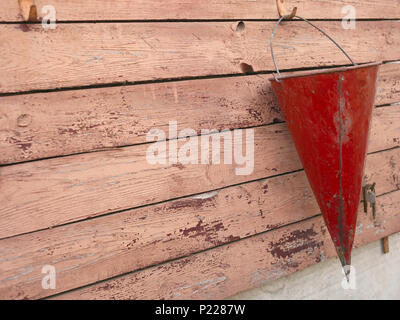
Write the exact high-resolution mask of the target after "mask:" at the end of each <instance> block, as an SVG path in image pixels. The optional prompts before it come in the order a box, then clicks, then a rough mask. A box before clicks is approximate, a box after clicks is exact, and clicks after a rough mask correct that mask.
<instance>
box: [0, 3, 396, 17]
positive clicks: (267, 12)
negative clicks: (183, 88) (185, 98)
mask: <svg viewBox="0 0 400 320" xmlns="http://www.w3.org/2000/svg"><path fill="white" fill-rule="evenodd" d="M35 3H36V5H37V7H38V11H39V16H40V17H43V16H44V14H42V13H41V8H43V6H45V5H52V6H54V8H55V9H56V12H57V20H61V21H65V20H67V21H71V20H72V21H74V20H75V21H77V20H78V21H79V20H80V21H82V20H156V19H157V20H158V19H276V18H277V17H278V13H277V9H276V4H275V1H274V0H206V1H197V0H185V1H181V0H164V1H161V2H160V1H159V0H135V1H129V0H123V1H121V0H119V1H114V0H86V1H81V0H69V1H65V0H35ZM286 3H287V7H288V8H291V7H292V6H297V7H298V13H299V14H300V15H301V16H303V17H305V18H310V19H312V18H316V19H341V18H342V17H344V16H345V14H343V13H342V8H343V7H344V6H346V5H351V6H354V7H355V9H356V17H357V18H358V19H361V18H375V19H379V18H386V19H387V18H400V8H399V3H398V2H397V1H396V0H380V1H377V0H375V1H371V0H369V1H361V2H355V1H352V0H342V1H333V0H331V1H326V0H313V1H306V0H287V1H286ZM21 20H22V17H21V15H20V11H19V7H18V1H15V0H2V1H1V2H0V21H21Z"/></svg>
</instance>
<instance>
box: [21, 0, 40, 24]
mask: <svg viewBox="0 0 400 320" xmlns="http://www.w3.org/2000/svg"><path fill="white" fill-rule="evenodd" d="M18 3H19V8H20V10H21V14H22V17H23V18H24V20H25V21H29V22H34V21H37V20H38V19H37V9H36V5H35V3H34V0H18Z"/></svg>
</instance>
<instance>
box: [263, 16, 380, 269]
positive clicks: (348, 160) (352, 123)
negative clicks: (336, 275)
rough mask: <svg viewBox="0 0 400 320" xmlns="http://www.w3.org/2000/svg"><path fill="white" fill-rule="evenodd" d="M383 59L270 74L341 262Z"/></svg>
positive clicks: (346, 257)
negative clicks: (358, 63) (275, 75)
mask: <svg viewBox="0 0 400 320" xmlns="http://www.w3.org/2000/svg"><path fill="white" fill-rule="evenodd" d="M300 19H302V18H300ZM281 20H282V18H281V19H280V20H279V21H278V23H277V25H278V24H279V22H280V21H281ZM303 20H304V19H303ZM305 21H306V20H305ZM306 22H308V21H306ZM308 23H309V22H308ZM277 25H276V26H275V29H276V27H277ZM314 27H315V26H314ZM275 29H274V30H275ZM317 29H318V28H317ZM318 30H319V29H318ZM320 31H321V30H320ZM321 32H322V31H321ZM324 34H325V33H324ZM329 38H330V37H329ZM272 39H273V34H272V36H271V52H272V56H273V51H272ZM330 39H331V38H330ZM331 40H332V39H331ZM332 41H333V40H332ZM335 44H336V42H335ZM338 46H339V45H338ZM339 48H340V46H339ZM340 49H341V48H340ZM341 50H342V51H343V49H341ZM343 52H344V51H343ZM346 56H347V54H346ZM347 57H348V56H347ZM349 59H350V58H349ZM273 60H274V63H275V59H274V57H273ZM350 60H351V59H350ZM379 64H380V63H370V64H364V65H354V66H351V67H341V68H333V69H325V70H318V71H311V72H302V73H299V72H297V73H293V74H292V75H290V76H283V77H281V76H280V74H279V70H278V68H277V73H278V77H275V78H273V79H270V81H271V84H272V88H273V91H274V92H275V94H276V97H277V99H278V103H279V105H280V108H281V110H282V112H283V115H284V117H285V119H286V123H287V126H288V128H289V131H290V133H291V136H292V138H293V140H294V143H295V145H296V149H297V152H298V154H299V156H300V159H301V161H302V164H303V166H304V170H305V172H306V175H307V177H308V180H309V182H310V185H311V188H312V190H313V192H314V195H315V197H316V199H317V202H318V205H319V207H320V209H321V212H322V215H323V217H324V220H325V223H326V225H327V228H328V230H329V233H330V235H331V237H332V240H333V243H334V245H335V248H336V251H337V254H338V257H339V259H340V261H341V263H342V266H343V267H345V266H349V265H350V264H351V249H352V246H353V241H354V235H355V228H356V220H357V209H358V205H359V203H360V195H361V187H362V177H363V171H364V162H365V156H366V150H367V140H368V132H369V126H370V120H371V113H372V108H373V105H374V96H375V84H376V78H377V71H378V66H379ZM275 66H276V63H275Z"/></svg>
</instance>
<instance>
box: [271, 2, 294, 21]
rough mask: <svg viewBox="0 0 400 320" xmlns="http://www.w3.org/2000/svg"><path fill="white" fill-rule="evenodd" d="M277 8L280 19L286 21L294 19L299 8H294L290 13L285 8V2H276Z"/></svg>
mask: <svg viewBox="0 0 400 320" xmlns="http://www.w3.org/2000/svg"><path fill="white" fill-rule="evenodd" d="M276 7H277V8H278V13H279V17H284V19H286V20H290V19H293V18H294V16H295V15H296V13H297V7H294V8H293V9H292V12H290V13H288V10H286V7H285V0H276Z"/></svg>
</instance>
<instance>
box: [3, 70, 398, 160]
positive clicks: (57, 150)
mask: <svg viewBox="0 0 400 320" xmlns="http://www.w3.org/2000/svg"><path fill="white" fill-rule="evenodd" d="M269 77H270V75H252V76H243V77H229V78H217V79H202V80H191V81H178V82H167V83H155V84H143V85H134V86H123V87H115V88H101V89H88V90H72V91H65V92H51V93H37V94H26V95H17V96H6V97H0V149H1V150H2V152H1V154H0V163H3V164H4V163H13V162H20V161H26V160H33V159H39V158H45V157H53V156H59V155H67V154H73V153H79V152H87V151H91V150H95V149H104V148H109V147H117V146H124V145H133V144H137V143H143V142H146V134H147V133H148V132H149V131H150V130H151V129H153V128H160V129H163V130H166V131H168V123H169V121H170V120H171V119H173V120H175V121H177V123H178V129H179V130H181V129H183V128H192V129H194V130H196V131H197V132H198V133H200V130H201V129H202V128H216V129H218V130H224V129H237V128H244V127H252V126H259V125H263V124H268V123H272V122H273V121H282V120H283V117H282V115H281V114H280V110H279V107H278V106H277V104H276V101H275V99H274V96H273V93H272V91H271V86H270V84H269V81H268V78H269ZM399 101H400V63H397V64H384V65H382V66H381V67H380V71H379V77H378V84H377V95H376V99H375V103H376V104H377V105H381V104H389V103H393V102H399ZM374 112H375V118H376V119H375V120H374V125H379V126H383V127H385V132H386V130H388V129H389V128H390V127H391V128H392V129H395V130H396V131H397V132H398V133H397V135H396V133H395V132H391V133H386V134H385V135H381V134H380V135H379V136H378V137H376V138H378V139H385V138H386V137H389V138H392V137H397V138H400V137H399V134H400V130H398V128H397V127H394V126H393V125H390V123H392V124H393V122H396V121H399V120H400V108H390V109H389V108H385V109H382V110H375V111H374ZM168 138H170V139H171V138H175V136H173V135H172V136H169V137H168ZM399 141H400V139H399ZM399 143H400V142H399ZM386 145H388V146H391V145H392V142H388V143H387V144H386ZM380 146H381V148H385V147H384V146H385V143H384V142H382V144H380Z"/></svg>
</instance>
